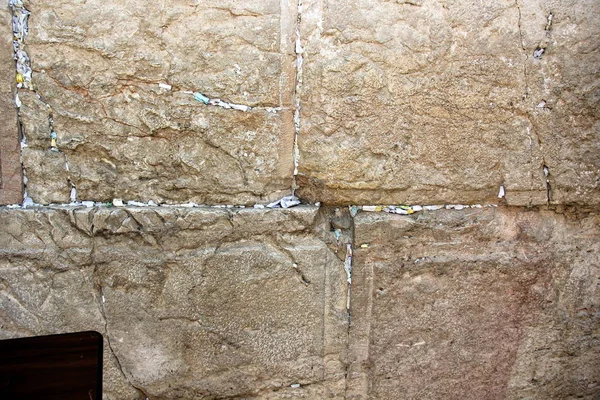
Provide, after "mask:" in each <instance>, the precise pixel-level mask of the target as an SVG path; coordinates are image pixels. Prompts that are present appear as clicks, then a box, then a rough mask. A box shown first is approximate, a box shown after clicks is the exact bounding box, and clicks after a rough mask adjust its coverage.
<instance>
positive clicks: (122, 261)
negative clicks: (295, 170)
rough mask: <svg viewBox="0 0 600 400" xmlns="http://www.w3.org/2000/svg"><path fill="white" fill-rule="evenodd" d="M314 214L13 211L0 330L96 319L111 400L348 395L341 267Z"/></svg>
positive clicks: (79, 326) (0, 275)
mask: <svg viewBox="0 0 600 400" xmlns="http://www.w3.org/2000/svg"><path fill="white" fill-rule="evenodd" d="M316 213H317V210H316V208H309V207H298V208H295V209H292V210H287V211H282V210H279V211H276V210H255V209H248V210H239V209H238V210H236V211H233V210H225V209H184V208H164V207H161V208H158V207H157V208H154V209H149V208H145V209H136V208H110V209H109V208H100V209H84V208H79V209H73V208H62V209H43V210H27V211H6V210H4V211H2V212H0V220H1V221H2V225H3V226H5V227H6V229H4V230H3V231H2V232H0V249H2V258H0V285H1V286H0V302H1V304H2V305H3V306H2V307H1V308H0V336H1V337H3V338H8V337H16V336H23V335H31V334H45V333H58V332H66V331H73V330H84V329H96V330H98V331H99V332H101V333H103V334H104V337H105V339H106V342H105V343H106V347H107V354H106V359H107V360H106V365H107V371H106V375H105V382H106V384H105V390H106V392H107V396H108V398H110V399H127V398H129V399H131V398H145V397H148V398H151V399H181V398H185V399H192V398H193V399H214V398H237V397H245V398H265V399H282V398H306V399H314V398H343V391H344V352H345V343H346V342H345V338H346V335H347V323H346V321H347V319H346V309H345V306H346V298H345V296H346V282H345V272H344V268H343V263H342V262H341V261H339V260H338V258H337V257H336V256H335V254H334V253H333V252H332V251H331V250H329V249H328V247H327V245H326V244H325V243H324V242H322V241H321V240H319V239H316V238H314V237H313V236H312V235H311V234H310V232H311V231H312V225H313V223H314V221H315V217H316ZM273 226H277V227H278V230H277V231H276V232H275V231H273V229H272V227H273ZM295 384H300V385H301V386H300V387H296V385H295ZM291 385H294V387H292V386H291Z"/></svg>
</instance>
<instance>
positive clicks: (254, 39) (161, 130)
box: [23, 0, 296, 204]
mask: <svg viewBox="0 0 600 400" xmlns="http://www.w3.org/2000/svg"><path fill="white" fill-rule="evenodd" d="M27 3H28V8H29V9H30V11H31V18H30V35H29V36H28V37H27V39H26V44H27V51H28V52H29V54H30V56H31V59H32V67H33V69H34V71H35V73H34V78H33V79H34V84H35V88H36V91H37V93H38V94H39V95H40V96H41V97H42V99H43V101H44V102H46V103H47V104H48V105H49V106H51V107H52V111H53V117H54V128H55V130H56V133H57V135H58V147H59V148H60V149H61V151H63V152H64V154H65V155H66V156H67V159H68V161H69V165H70V167H71V180H72V182H73V183H74V184H75V185H76V187H77V189H78V194H79V198H80V199H82V200H110V199H112V198H114V197H122V198H125V199H127V200H139V201H148V200H154V201H156V202H170V203H181V202H187V201H195V202H198V203H234V204H247V203H254V202H256V201H264V200H272V199H274V198H276V197H278V196H280V195H281V194H282V193H283V192H285V191H289V188H290V187H291V175H292V168H293V162H292V160H291V157H292V153H293V150H292V149H293V140H294V131H293V122H292V111H290V110H289V106H290V104H291V96H292V92H293V90H292V89H293V87H294V76H295V75H294V71H295V66H294V57H293V49H294V47H293V38H292V36H291V35H292V34H293V32H294V29H295V12H296V11H295V8H294V7H292V4H291V2H289V3H290V4H288V2H286V1H284V2H280V1H276V0H270V1H263V2H260V3H257V4H243V5H242V4H240V3H239V2H238V1H234V0H228V1H220V2H219V3H218V4H216V3H215V4H204V3H203V2H197V1H195V2H187V3H186V4H183V3H180V4H166V3H160V2H159V3H149V2H133V3H123V2H121V1H105V0H102V1H100V0H94V1H86V2H76V3H73V2H71V1H64V0H53V1H29V2H27ZM159 83H168V84H169V85H172V90H166V89H162V88H159V86H158V84H159ZM184 91H198V92H201V93H203V94H205V95H206V96H208V97H210V98H220V99H222V100H223V101H226V102H230V103H236V104H243V105H248V106H252V107H255V108H254V109H252V110H251V111H249V112H242V111H237V110H233V109H229V110H225V109H222V108H219V107H217V106H205V105H204V104H202V103H200V102H198V101H195V100H194V99H193V96H192V95H191V94H189V93H183V92H184ZM25 100H26V101H25V102H24V106H25V107H24V110H23V116H24V118H28V117H29V118H30V119H35V118H42V119H43V118H47V112H45V113H44V112H43V111H40V110H37V111H36V110H35V107H31V104H30V103H31V102H32V101H34V100H33V99H25ZM28 100H30V101H28ZM267 107H282V108H283V110H281V111H278V112H269V111H267V110H266V108H267ZM29 112H31V113H34V115H29V116H28V113H29ZM33 129H34V130H35V128H33ZM45 138H46V140H45V143H40V144H38V146H39V147H42V148H46V147H48V143H49V131H48V132H46V136H45ZM31 145H32V146H35V145H36V144H35V143H32V144H31ZM25 166H26V168H27V170H34V169H36V168H39V166H37V165H35V164H29V163H26V165H25ZM52 172H54V171H48V173H52ZM37 183H38V182H37V181H36V180H35V179H34V180H33V181H32V184H37ZM34 200H35V201H37V202H40V203H48V202H50V201H51V200H50V199H49V198H48V197H45V196H42V195H41V194H40V195H38V196H37V197H34Z"/></svg>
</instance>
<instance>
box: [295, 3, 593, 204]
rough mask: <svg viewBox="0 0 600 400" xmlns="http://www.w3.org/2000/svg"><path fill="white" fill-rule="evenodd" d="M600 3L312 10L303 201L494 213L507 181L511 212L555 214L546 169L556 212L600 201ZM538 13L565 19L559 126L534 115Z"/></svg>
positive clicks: (319, 6) (305, 36)
mask: <svg viewBox="0 0 600 400" xmlns="http://www.w3.org/2000/svg"><path fill="white" fill-rule="evenodd" d="M521 3H527V6H523V5H521ZM592 3H594V2H592V1H588V2H585V1H584V2H570V3H568V4H564V5H563V4H562V3H560V4H559V2H553V3H552V4H549V3H548V2H542V1H532V2H517V3H515V2H512V1H500V2H482V1H479V2H467V1H450V2H448V1H444V2H442V1H410V2H409V1H385V0H378V1H369V2H365V1H350V2H348V1H337V0H308V1H305V2H304V11H303V13H302V33H301V35H302V40H303V43H304V70H303V75H304V80H303V88H302V90H301V96H302V123H301V126H302V127H301V132H300V135H299V139H298V140H299V147H300V171H299V172H300V175H301V176H300V177H299V180H300V182H301V185H302V189H301V190H300V194H301V195H302V196H304V197H306V198H308V199H311V200H315V201H316V200H320V201H324V202H325V203H333V204H352V203H357V204H374V203H392V204H395V203H396V204H397V203H411V204H422V203H433V204H437V203H442V204H444V203H446V204H448V203H483V202H494V203H496V202H499V200H498V199H497V197H496V196H497V193H498V188H499V186H500V185H504V187H505V188H506V192H507V195H506V198H505V200H503V201H506V202H507V203H508V204H511V205H535V204H546V203H547V201H548V196H547V193H546V192H547V191H546V189H547V187H546V178H545V176H544V174H543V166H544V163H546V164H552V165H548V166H549V167H550V170H551V175H552V176H553V178H552V179H551V185H553V186H552V191H553V192H554V200H553V202H558V203H573V202H579V203H587V204H598V199H599V198H600V196H598V192H597V191H598V181H597V180H598V177H599V175H600V173H599V171H598V164H597V160H598V157H597V155H598V150H597V143H598V138H597V136H598V135H597V128H598V123H597V112H596V111H595V110H596V109H597V96H595V97H594V93H595V89H594V88H595V85H596V83H595V82H597V81H598V73H597V71H596V70H595V69H594V67H593V66H594V65H597V62H596V59H597V57H598V54H597V51H595V50H591V49H593V48H594V45H593V44H592V43H593V41H594V39H593V38H594V37H597V34H598V29H599V28H598V26H600V25H599V24H598V23H595V21H596V19H597V14H598V13H594V12H593V10H594V9H595V8H596V7H597V3H594V4H592ZM554 6H556V7H554ZM553 7H554V8H553ZM538 9H556V12H555V21H557V25H556V27H555V28H556V29H562V31H564V32H563V34H562V35H563V38H561V40H560V45H559V47H560V49H561V50H560V51H559V53H560V55H559V56H557V57H556V58H554V59H553V61H547V62H552V63H554V64H555V66H554V67H553V69H554V71H556V72H553V71H548V74H549V75H548V78H550V77H551V75H552V74H554V73H558V74H559V76H558V77H556V78H554V77H552V79H558V81H559V82H560V84H556V86H553V87H554V89H551V90H555V91H560V92H562V93H563V94H562V95H561V96H560V97H562V102H563V104H564V107H562V108H563V109H564V110H565V111H564V112H562V113H561V112H556V111H554V110H553V111H552V112H553V113H554V114H550V115H551V116H550V117H549V118H550V119H551V121H552V122H551V124H553V125H552V126H555V127H556V129H553V130H550V129H542V127H541V126H540V123H541V121H540V120H539V119H536V118H535V115H536V114H537V113H538V112H539V110H537V109H536V105H537V104H538V103H539V102H540V101H541V98H542V96H538V95H537V94H534V87H538V86H540V85H541V84H542V81H541V77H536V76H535V75H534V73H536V72H535V71H534V70H535V68H537V67H536V66H535V65H536V63H537V64H539V63H538V61H536V60H533V52H534V51H535V47H532V45H531V43H530V41H529V39H528V34H529V33H530V32H531V33H535V32H538V31H541V32H543V29H544V20H545V18H546V14H544V12H543V11H541V10H538ZM532 10H533V11H532ZM548 12H549V11H548ZM532 13H535V14H536V15H534V16H532V15H530V14H532ZM535 18H537V19H535ZM532 19H535V22H536V23H535V24H533V23H532ZM558 21H561V22H558ZM562 39H564V40H562ZM557 41H558V39H557ZM575 44H577V46H575ZM536 46H537V44H536ZM585 49H587V50H585ZM551 54H552V53H551V50H549V53H548V56H547V58H548V60H550V59H551ZM542 60H543V59H542ZM575 60H581V61H582V62H585V64H583V65H581V62H580V61H575ZM542 62H543V63H545V62H546V61H542ZM575 64H578V65H577V66H576V65H575ZM561 71H562V72H561ZM550 86H552V85H550ZM559 88H563V89H559ZM570 88H573V92H572V91H571V89H570ZM570 93H573V94H570ZM575 93H580V94H581V96H579V95H577V94H575ZM546 97H547V99H550V98H551V97H552V96H546ZM557 100H558V99H557ZM548 101H549V100H548ZM575 110H577V111H575ZM582 114H583V115H585V116H583V115H582ZM569 121H571V122H569ZM565 124H566V125H568V126H571V127H572V129H563V128H562V127H564V126H565ZM558 127H561V128H558ZM544 131H546V132H547V133H544V134H545V135H550V136H548V137H547V138H546V137H545V136H540V135H542V132H544ZM563 160H564V162H563ZM576 160H577V161H576ZM575 163H579V164H578V165H575ZM552 171H554V172H552ZM555 189H556V190H555ZM567 192H568V193H570V194H568V195H567V194H566V193H567Z"/></svg>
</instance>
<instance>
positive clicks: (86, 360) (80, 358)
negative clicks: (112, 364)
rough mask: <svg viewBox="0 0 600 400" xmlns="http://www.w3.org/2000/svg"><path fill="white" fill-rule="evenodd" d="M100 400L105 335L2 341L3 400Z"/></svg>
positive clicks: (0, 380) (0, 394)
mask: <svg viewBox="0 0 600 400" xmlns="http://www.w3.org/2000/svg"><path fill="white" fill-rule="evenodd" d="M101 398H102V335H101V334H99V333H98V332H79V333H68V334H63V335H51V336H38V337H32V338H22V339H10V340H2V341H0V399H2V400H4V399H7V400H8V399H11V400H12V399H14V400H21V399H22V400H27V399H36V400H41V399H44V400H48V399H57V400H58V399H61V400H71V399H72V400H75V399H81V400H100V399H101Z"/></svg>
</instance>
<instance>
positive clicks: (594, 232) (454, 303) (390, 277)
mask: <svg viewBox="0 0 600 400" xmlns="http://www.w3.org/2000/svg"><path fill="white" fill-rule="evenodd" d="M599 226H600V217H599V216H598V215H597V214H590V215H585V214H580V215H578V216H577V217H575V216H573V215H569V214H559V213H555V212H552V211H541V212H534V211H519V210H510V209H494V208H486V209H479V210H465V211H452V210H448V211H446V210H443V211H437V212H425V213H420V214H415V215H414V216H406V217H404V216H398V215H390V214H385V213H360V214H359V215H358V216H357V218H356V225H355V234H356V236H355V240H356V244H357V247H358V248H357V249H356V251H355V254H354V261H355V263H354V274H353V281H352V298H351V302H352V303H351V304H352V306H351V315H352V325H351V328H350V347H349V361H350V363H351V365H350V369H349V375H348V387H349V389H348V392H347V398H348V399H359V398H370V399H390V398H406V399H440V398H444V399H524V398H527V399H552V398H556V399H558V398H560V399H574V398H585V399H590V400H591V399H595V398H598V396H599V395H600V372H599V371H600V346H599V345H600V286H599V284H598V282H599V279H600V257H599V254H600V245H599V243H600V240H599V236H600V233H599V232H600V230H599V229H598V227H599ZM361 244H369V246H368V248H363V247H360V246H359V245H361Z"/></svg>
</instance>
